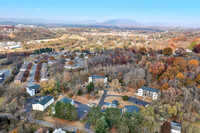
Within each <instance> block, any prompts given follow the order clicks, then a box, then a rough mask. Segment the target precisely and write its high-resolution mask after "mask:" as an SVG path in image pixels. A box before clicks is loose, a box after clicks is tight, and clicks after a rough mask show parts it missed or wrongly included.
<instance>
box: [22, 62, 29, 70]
mask: <svg viewBox="0 0 200 133" xmlns="http://www.w3.org/2000/svg"><path fill="white" fill-rule="evenodd" d="M28 64H29V63H24V64H23V65H22V67H21V69H26V68H27V66H28Z"/></svg>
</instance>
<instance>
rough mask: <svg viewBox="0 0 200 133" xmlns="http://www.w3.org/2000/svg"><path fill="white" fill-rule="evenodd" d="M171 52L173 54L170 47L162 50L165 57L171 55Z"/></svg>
mask: <svg viewBox="0 0 200 133" xmlns="http://www.w3.org/2000/svg"><path fill="white" fill-rule="evenodd" d="M172 52H173V50H172V48H170V47H167V48H164V50H163V54H164V55H167V56H169V55H171V54H172Z"/></svg>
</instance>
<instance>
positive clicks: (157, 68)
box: [149, 61, 165, 77]
mask: <svg viewBox="0 0 200 133" xmlns="http://www.w3.org/2000/svg"><path fill="white" fill-rule="evenodd" d="M164 71H165V65H164V63H163V62H161V61H160V62H154V63H152V64H151V65H150V66H149V72H150V73H151V74H152V75H153V76H154V77H157V76H158V75H160V74H162V73H163V72H164Z"/></svg>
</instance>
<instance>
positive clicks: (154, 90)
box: [140, 86, 160, 92]
mask: <svg viewBox="0 0 200 133" xmlns="http://www.w3.org/2000/svg"><path fill="white" fill-rule="evenodd" d="M140 88H141V89H143V90H146V91H150V92H159V91H160V90H158V89H154V88H151V87H146V86H142V87H140Z"/></svg>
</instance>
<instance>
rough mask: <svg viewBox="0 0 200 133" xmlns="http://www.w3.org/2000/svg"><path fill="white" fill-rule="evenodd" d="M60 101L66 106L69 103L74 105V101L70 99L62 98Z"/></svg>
mask: <svg viewBox="0 0 200 133" xmlns="http://www.w3.org/2000/svg"><path fill="white" fill-rule="evenodd" d="M60 101H61V102H64V103H66V104H67V103H71V104H72V105H74V104H75V103H74V100H71V99H69V98H67V97H64V98H62V99H61V100H60Z"/></svg>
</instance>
